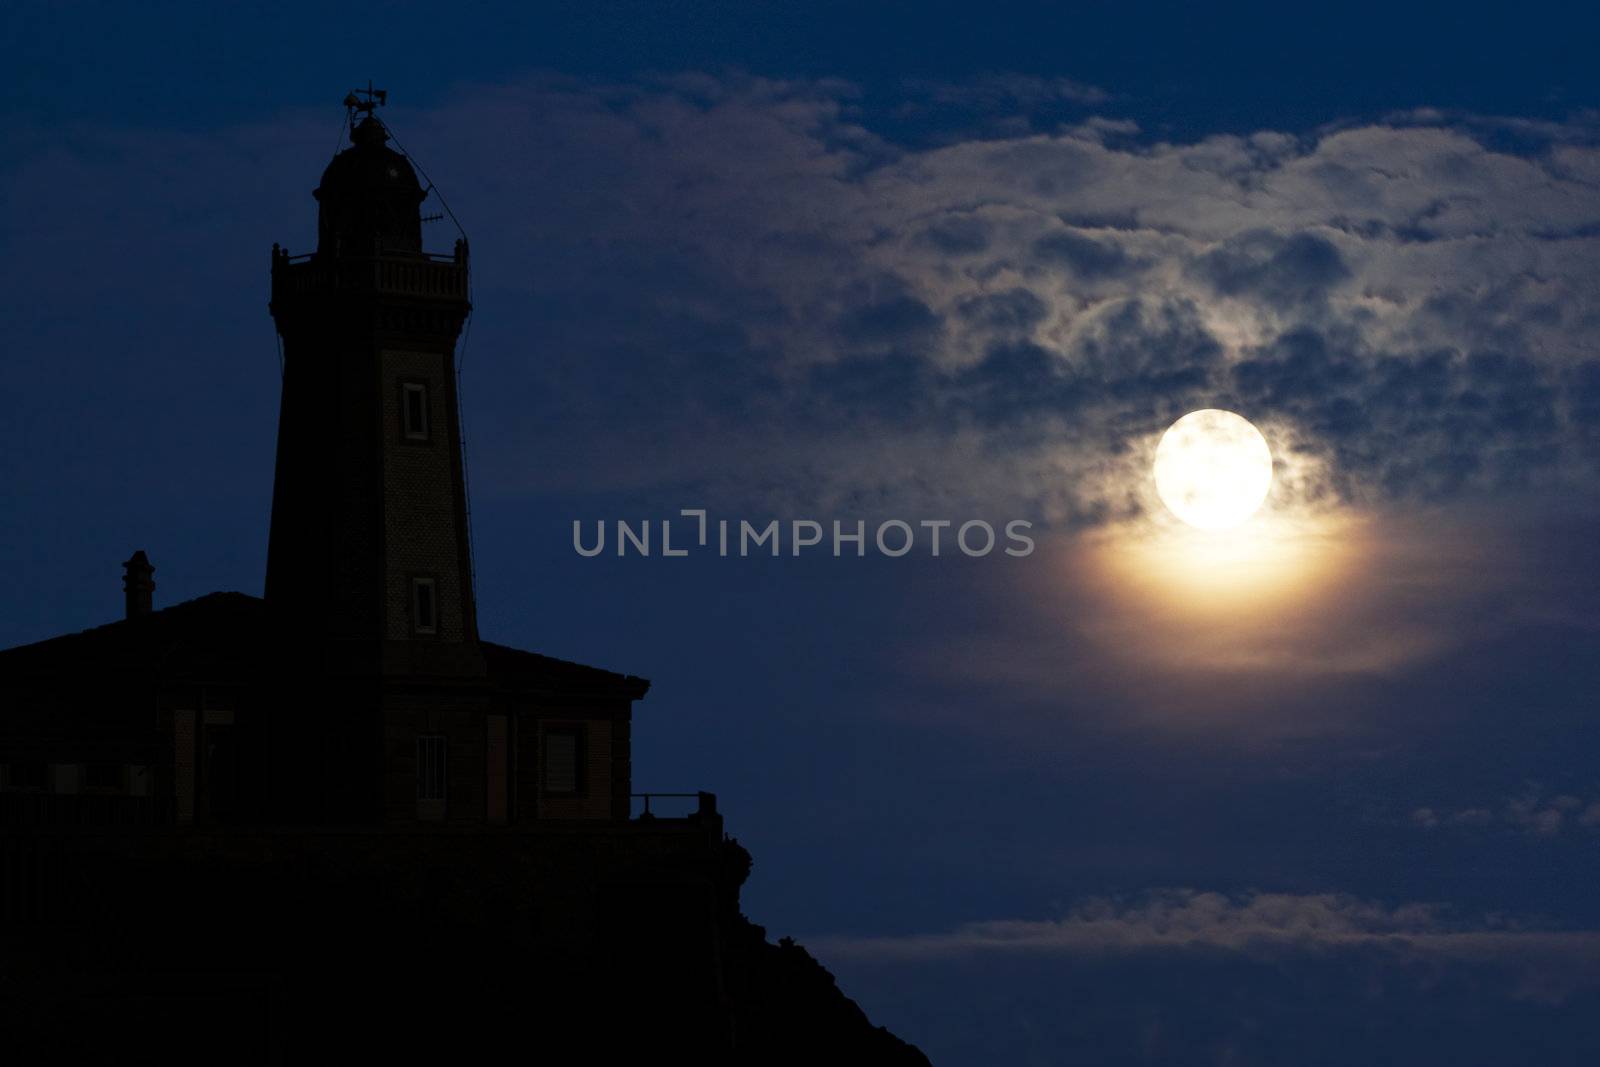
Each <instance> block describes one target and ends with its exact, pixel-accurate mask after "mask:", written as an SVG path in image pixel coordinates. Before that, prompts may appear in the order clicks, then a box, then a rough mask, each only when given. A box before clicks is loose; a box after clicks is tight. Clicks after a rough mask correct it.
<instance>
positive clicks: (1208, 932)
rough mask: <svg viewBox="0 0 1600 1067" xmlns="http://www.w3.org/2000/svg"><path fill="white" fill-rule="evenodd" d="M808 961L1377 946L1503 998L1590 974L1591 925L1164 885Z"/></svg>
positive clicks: (1598, 971)
mask: <svg viewBox="0 0 1600 1067" xmlns="http://www.w3.org/2000/svg"><path fill="white" fill-rule="evenodd" d="M805 941H806V944H807V945H809V946H810V947H811V948H812V950H813V951H815V952H816V953H817V954H818V956H819V957H821V958H824V959H828V958H837V959H841V960H851V961H861V962H876V963H891V962H900V961H904V962H911V961H934V960H941V959H962V958H968V957H971V956H973V955H995V954H1001V955H1016V954H1041V955H1050V956H1063V957H1079V958H1090V959H1104V958H1107V957H1120V956H1149V955H1163V954H1195V953H1202V954H1217V953H1221V954H1228V955H1237V956H1241V957H1247V958H1251V959H1257V960H1276V959H1286V958H1291V957H1297V956H1305V955H1327V954H1338V953H1368V954H1377V955H1379V956H1381V957H1383V958H1385V959H1388V960H1389V961H1390V962H1393V963H1396V964H1405V963H1415V962H1432V963H1438V964H1466V965H1483V964H1488V965H1495V966H1501V967H1504V968H1507V969H1509V970H1510V971H1511V972H1512V973H1513V974H1514V975H1515V985H1514V987H1513V990H1512V992H1513V995H1515V996H1519V997H1525V998H1529V999H1537V1000H1541V1001H1547V1002H1556V1003H1559V1002H1560V1001H1562V1000H1564V999H1566V998H1567V997H1568V996H1570V995H1571V994H1572V992H1573V991H1575V990H1576V989H1578V988H1582V987H1590V986H1593V985H1594V984H1595V983H1596V982H1600V931H1595V930H1557V929H1552V928H1548V927H1543V926H1539V925H1537V924H1531V923H1526V922H1522V921H1518V920H1515V919H1509V918H1506V917H1503V916H1496V915H1485V916H1479V917H1473V918H1465V917H1456V916H1455V915H1454V914H1453V913H1452V911H1451V910H1450V909H1448V908H1445V907H1441V906H1439V905H1435V904H1426V903H1410V904H1401V905H1397V906H1386V905H1384V904H1381V903H1376V902H1373V901H1369V900H1362V899H1359V898H1356V897H1352V896H1348V895H1344V894H1332V893H1315V894H1298V893H1267V892H1254V891H1252V892H1248V893H1241V894H1223V893H1215V892H1205V891H1200V890H1195V889H1165V890H1156V891H1152V892H1149V893H1146V894H1144V895H1143V896H1141V897H1139V898H1136V899H1132V900H1121V899H1110V898H1096V899H1092V900H1089V901H1086V902H1084V903H1082V904H1080V905H1078V906H1076V907H1074V908H1072V909H1071V910H1070V911H1068V912H1067V914H1065V915H1063V916H1062V917H1060V918H1057V919H997V920H988V921H983V922H974V923H967V924H965V925H962V926H960V927H957V928H956V929H954V930H951V931H948V932H945V933H936V934H909V935H903V936H883V937H827V936H818V937H810V938H806V939H805Z"/></svg>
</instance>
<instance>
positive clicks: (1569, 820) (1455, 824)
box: [1406, 787, 1600, 839]
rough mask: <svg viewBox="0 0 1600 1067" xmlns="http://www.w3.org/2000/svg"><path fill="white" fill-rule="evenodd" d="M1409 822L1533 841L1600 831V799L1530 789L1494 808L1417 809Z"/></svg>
mask: <svg viewBox="0 0 1600 1067" xmlns="http://www.w3.org/2000/svg"><path fill="white" fill-rule="evenodd" d="M1406 821H1407V822H1408V823H1409V824H1410V825H1411V826H1414V827H1416V828H1417V829H1420V830H1456V831H1461V832H1470V831H1477V832H1482V831H1490V830H1501V831H1505V830H1510V831H1514V832H1516V833H1520V834H1524V835H1526V836H1528V837H1533V838H1547V839H1548V838H1557V837H1560V836H1562V835H1563V834H1566V833H1587V832H1592V831H1594V830H1596V829H1600V799H1592V800H1586V799H1584V798H1583V797H1580V796H1576V795H1574V794H1571V793H1559V794H1556V795H1553V796H1547V795H1544V794H1543V793H1542V792H1541V791H1540V790H1539V789H1537V788H1534V787H1530V788H1529V789H1527V790H1526V791H1524V792H1523V793H1521V794H1520V795H1518V796H1515V797H1511V798H1510V799H1508V800H1506V801H1504V802H1503V803H1501V804H1498V805H1493V806H1487V807H1459V808H1444V807H1418V808H1413V809H1412V810H1411V811H1410V812H1409V813H1408V815H1407V816H1406Z"/></svg>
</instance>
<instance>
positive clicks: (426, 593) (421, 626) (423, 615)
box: [411, 578, 439, 634]
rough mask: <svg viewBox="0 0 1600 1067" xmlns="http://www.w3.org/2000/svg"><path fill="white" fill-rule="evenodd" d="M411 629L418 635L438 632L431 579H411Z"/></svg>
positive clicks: (436, 611)
mask: <svg viewBox="0 0 1600 1067" xmlns="http://www.w3.org/2000/svg"><path fill="white" fill-rule="evenodd" d="M411 628H412V629H413V630H415V631H416V632H417V633H419V634H432V633H438V632H439V620H438V604H437V603H436V600H435V597H434V585H433V579H432V578H413V579H411Z"/></svg>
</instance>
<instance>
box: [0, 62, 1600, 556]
mask: <svg viewBox="0 0 1600 1067" xmlns="http://www.w3.org/2000/svg"><path fill="white" fill-rule="evenodd" d="M902 103H903V105H904V107H905V108H907V109H910V110H911V111H912V112H918V109H922V111H937V110H938V109H939V108H945V109H947V110H951V111H953V112H957V113H963V114H964V113H966V112H967V111H970V112H971V113H972V114H987V115H1001V114H1008V113H1022V114H1024V117H1025V119H1026V121H1024V122H1023V124H1022V125H1021V126H1015V125H1013V126H1012V127H1008V128H1005V129H999V128H992V127H986V128H984V129H982V130H972V131H968V132H965V133H963V132H962V131H961V128H960V127H961V122H960V121H955V122H954V123H953V124H951V123H947V124H946V125H945V127H944V129H945V133H946V136H942V137H941V138H938V139H935V140H933V141H927V140H924V141H917V140H915V139H912V140H904V139H903V140H900V141H896V140H895V139H894V138H893V137H892V136H891V134H892V132H893V130H894V129H895V127H894V124H881V123H875V120H874V118H873V115H874V114H877V112H873V111H871V110H869V109H867V108H865V107H864V106H863V97H862V93H861V91H860V90H858V89H857V88H855V87H852V86H849V85H846V84H843V83H840V82H837V81H827V80H819V81H781V80H771V79H761V78H754V77H747V76H726V77H715V76H710V75H705V74H682V75H677V76H672V77H664V78H658V79H654V80H649V81H640V82H635V83H626V84H623V83H617V84H606V83H597V82H586V81H578V80H572V79H562V78H555V77H546V78H539V79H532V80H529V81H527V82H525V83H522V84H517V85H502V86H488V87H473V88H472V89H471V91H470V92H468V91H465V90H464V91H463V93H462V95H461V96H460V97H458V98H456V99H454V100H450V101H447V102H445V103H443V104H441V105H439V106H438V107H435V108H432V109H428V110H422V111H412V112H404V111H399V110H397V111H395V113H394V114H393V115H392V116H391V120H392V122H393V123H394V125H395V127H396V129H397V131H398V132H399V133H400V134H401V136H402V140H403V142H404V143H405V144H406V145H407V146H408V147H409V148H411V149H413V150H414V151H415V152H416V153H417V154H418V155H419V157H420V158H421V159H422V160H423V162H424V163H425V165H426V167H427V170H428V173H429V174H430V176H432V177H433V178H434V180H435V181H437V182H438V183H439V186H440V187H441V188H444V189H447V190H448V191H449V194H450V198H451V206H452V207H453V208H454V209H455V212H456V214H457V216H459V217H460V218H461V219H463V220H464V222H465V224H466V226H467V229H468V231H469V234H470V236H472V237H473V239H474V243H473V248H474V257H475V258H474V264H475V277H476V283H475V284H476V290H477V301H476V303H477V307H478V314H477V318H476V320H475V322H474V331H473V340H472V352H471V358H470V360H469V361H468V364H467V369H466V375H465V378H464V389H465V395H466V398H467V402H468V404H469V414H470V415H471V417H472V419H473V422H472V425H471V427H469V428H470V429H471V430H473V431H474V433H475V440H474V442H473V444H474V451H473V456H474V464H475V470H474V474H475V485H477V486H478V487H479V488H480V489H489V490H491V491H495V492H500V493H521V492H544V491H553V490H563V489H575V488H582V489H584V490H588V491H608V490H609V491H627V492H636V491H643V492H652V491H653V492H658V493H666V492H669V491H677V490H679V489H681V488H682V487H684V486H692V487H693V488H694V490H695V491H696V493H697V494H698V497H697V498H698V499H701V500H705V501H708V502H710V503H713V504H718V505H722V506H726V507H735V506H737V507H743V508H746V509H762V510H770V511H801V510H809V511H819V510H826V509H828V508H830V507H834V506H837V505H838V504H839V503H840V502H845V501H861V500H871V501H876V502H878V506H880V507H881V508H883V509H884V510H885V511H889V510H892V511H897V512H914V511H919V510H927V509H929V508H932V507H940V508H945V507H951V508H959V509H961V510H965V511H980V510H981V511H994V512H1007V513H1014V514H1026V515H1028V516H1030V517H1033V518H1034V519H1036V520H1037V521H1040V522H1044V523H1047V524H1054V525H1060V526H1081V525H1087V524H1096V523H1101V522H1104V521H1106V520H1107V519H1109V518H1115V517H1119V516H1123V515H1125V514H1127V513H1128V511H1129V509H1130V508H1132V509H1134V510H1137V509H1138V508H1139V507H1141V506H1142V505H1141V504H1140V503H1139V500H1138V499H1137V494H1135V493H1131V492H1129V483H1130V482H1132V481H1137V480H1139V479H1140V478H1142V477H1143V476H1144V473H1145V472H1143V471H1141V470H1139V469H1137V467H1136V466H1133V465H1129V464H1127V463H1126V462H1125V461H1126V458H1127V457H1128V456H1129V455H1131V454H1137V453H1138V452H1139V450H1140V449H1141V448H1142V447H1143V446H1144V445H1145V444H1147V443H1148V442H1149V440H1150V439H1151V438H1152V437H1153V436H1154V435H1156V434H1158V433H1159V432H1160V431H1161V430H1162V429H1163V428H1164V427H1165V425H1166V424H1168V423H1169V422H1170V421H1171V420H1172V419H1173V418H1175V417H1176V416H1177V415H1180V414H1182V413H1183V412H1184V411H1186V410H1189V409H1192V408H1194V407H1199V406H1225V407H1235V408H1238V409H1239V410H1241V411H1243V412H1244V413H1245V414H1246V415H1247V416H1249V417H1250V418H1252V419H1253V420H1255V421H1257V422H1258V423H1262V424H1274V425H1276V426H1278V427H1279V440H1280V441H1285V442H1286V441H1292V442H1293V447H1294V448H1295V449H1296V450H1297V451H1298V452H1299V453H1301V454H1303V455H1304V456H1306V457H1307V458H1308V459H1310V460H1315V466H1316V468H1317V470H1318V472H1319V473H1318V474H1317V475H1316V476H1315V478H1311V477H1309V476H1308V477H1307V478H1305V479H1302V480H1301V481H1300V482H1299V483H1297V486H1298V487H1297V490H1296V493H1297V496H1298V497H1300V498H1303V499H1302V500H1300V502H1305V501H1321V502H1323V503H1326V502H1328V501H1331V500H1343V501H1347V502H1357V503H1362V504H1371V503H1382V502H1385V501H1406V502H1410V501H1416V500H1441V499H1455V498H1460V497H1472V498H1477V497H1484V496H1489V497H1494V496H1495V495H1497V494H1504V493H1507V492H1523V491H1529V490H1532V491H1539V492H1544V491H1550V492H1571V491H1573V490H1574V489H1583V488H1584V487H1592V486H1593V484H1594V481H1595V479H1596V477H1597V475H1600V414H1597V412H1600V400H1597V397H1600V370H1597V367H1600V350H1597V348H1596V345H1595V342H1594V340H1593V338H1594V337H1595V336H1596V329H1595V328H1596V326H1597V325H1600V301H1597V299H1596V297H1597V292H1596V283H1595V279H1596V278H1597V277H1600V271H1597V270H1596V267H1597V266H1600V263H1597V258H1600V257H1597V253H1600V197H1597V196H1596V195H1595V192H1596V185H1597V183H1600V149H1597V148H1596V147H1595V144H1594V138H1593V137H1592V136H1591V134H1592V131H1588V132H1586V128H1584V127H1582V124H1581V123H1578V124H1575V125H1573V126H1570V127H1568V126H1562V125H1560V124H1549V123H1546V124H1543V125H1537V124H1536V125H1537V128H1533V127H1529V128H1523V127H1520V126H1518V127H1516V138H1515V140H1516V144H1515V147H1514V150H1513V148H1512V147H1508V145H1507V143H1506V136H1505V131H1506V130H1509V129H1511V128H1512V126H1515V123H1514V122H1513V121H1512V120H1504V121H1500V120H1496V121H1492V122H1491V121H1489V120H1475V119H1472V118H1471V117H1470V116H1459V115H1446V114H1442V113H1441V114H1417V113H1413V114H1407V115H1403V116H1395V117H1394V118H1393V119H1391V120H1389V121H1385V122H1377V123H1369V124H1365V125H1353V126H1347V127H1343V128H1329V129H1326V130H1323V131H1317V132H1313V133H1308V134H1307V133H1299V132H1292V131H1291V132H1284V131H1271V130H1267V131H1260V132H1258V133H1255V134H1252V135H1249V136H1235V135H1218V136H1213V137H1207V138H1202V139H1200V140H1197V141H1193V142H1190V143H1167V142H1162V141H1160V140H1157V139H1155V138H1153V137H1150V136H1147V135H1142V134H1140V133H1139V131H1138V129H1137V127H1136V126H1135V125H1134V124H1132V123H1130V122H1129V121H1128V120H1126V119H1124V118H1121V117H1119V116H1117V115H1116V114H1115V113H1114V109H1115V106H1116V101H1115V100H1112V99H1110V98H1109V97H1107V96H1106V95H1105V94H1104V93H1102V92H1100V91H1098V90H1094V89H1092V88H1089V87H1084V86H1079V85H1076V84H1074V83H1069V82H1059V81H1049V80H1041V79H1035V78H1026V77H1016V76H1003V75H996V76H993V77H988V78H980V79H976V80H974V81H971V82H969V83H963V84H962V85H939V86H932V85H921V86H913V87H908V88H906V89H905V91H904V99H903V101H902ZM1041 108H1042V109H1044V110H1043V111H1040V110H1039V109H1041ZM963 109H966V110H965V111H964V110H963ZM1050 109H1057V111H1061V114H1056V112H1052V111H1050ZM1061 109H1065V110H1064V111H1063V110H1061ZM1066 111H1070V112H1072V114H1071V116H1070V117H1066V115H1065V113H1066ZM1046 112H1049V113H1050V114H1051V115H1054V116H1055V117H1054V118H1052V119H1051V120H1050V121H1048V122H1046V121H1044V120H1043V119H1042V118H1041V116H1042V115H1044V114H1045V113H1046ZM1108 112H1109V113H1108ZM919 113H920V112H919ZM1058 119H1059V121H1057V120H1058ZM1507 123H1511V125H1507ZM879 126H882V128H878V127H879ZM317 128H318V127H316V126H315V125H314V124H313V123H312V122H311V121H310V119H309V118H307V117H304V116H294V117H292V118H287V119H285V120H284V121H283V122H280V123H277V124H268V125H265V126H258V127H250V128H242V129H237V130H229V131H221V132H217V133H214V134H211V135H209V136H199V135H191V134H184V135H177V134H170V133H165V132H162V131H144V132H134V133H117V134H110V133H105V132H103V131H95V130H83V129H79V130H73V131H70V141H71V144H70V145H68V144H66V143H65V141H64V142H63V144H61V145H56V146H52V147H49V148H48V149H47V150H44V151H39V152H36V153H34V154H32V155H29V156H27V157H25V158H20V159H14V160H11V161H9V162H8V164H7V166H6V169H5V171H4V174H3V176H0V180H3V183H4V188H5V193H6V196H7V199H8V200H13V201H15V202H26V203H30V204H35V205H36V206H37V209H38V210H36V211H34V212H30V214H29V216H28V217H27V218H25V219H19V220H13V222H12V224H11V225H10V226H9V227H8V228H7V229H6V231H5V234H4V237H3V239H4V244H5V251H6V253H7V254H8V255H12V256H13V257H14V258H25V259H26V260H27V261H29V262H30V263H35V264H38V269H37V270H35V271H33V272H31V276H30V278H28V279H24V284H25V289H26V291H25V292H21V293H19V294H18V302H19V305H21V306H24V307H28V308H31V309H33V311H31V312H30V314H31V315H32V316H33V318H34V319H37V321H38V324H39V329H40V330H41V331H48V330H49V329H51V328H52V327H51V326H50V324H51V323H53V322H59V321H63V320H64V319H66V318H70V317H71V316H74V315H77V314H78V313H79V312H78V311H77V310H76V309H77V308H78V306H79V303H80V301H79V300H78V299H77V298H76V297H75V296H71V295H69V294H74V293H79V292H80V291H81V288H82V287H81V286H77V285H74V286H65V285H62V284H59V283H60V279H61V278H62V277H64V276H66V274H68V273H70V272H71V271H73V270H74V269H75V268H74V267H73V266H72V264H75V263H82V262H90V261H93V262H111V261H115V260H116V257H106V256H105V255H103V254H99V253H102V252H103V248H102V244H103V241H104V234H106V233H116V234H119V235H122V236H120V237H119V240H122V241H125V242H126V243H127V245H128V247H130V248H137V249H139V250H140V252H139V253H137V254H138V255H144V254H145V253H146V251H147V250H148V252H149V253H150V254H151V255H153V256H155V257H156V262H155V263H154V266H155V267H160V266H161V264H162V263H169V265H170V266H171V271H167V272H165V273H163V270H162V269H151V270H146V271H141V272H139V273H138V275H137V276H128V275H127V274H126V273H125V272H117V273H116V276H115V277H114V278H112V277H109V276H108V277H105V278H100V277H98V276H91V277H90V278H87V279H85V281H87V282H88V283H90V285H91V287H98V288H100V289H104V290H106V291H108V292H115V293H116V294H118V298H119V299H120V300H122V301H123V302H126V301H129V300H137V299H138V298H139V297H140V294H141V292H143V291H145V290H151V292H152V295H154V288H155V287H156V286H157V285H158V282H157V280H156V279H158V278H162V277H168V278H170V277H172V276H174V275H173V273H172V272H173V271H176V272H177V274H176V276H178V277H181V278H182V279H184V281H183V284H184V285H185V286H192V287H195V292H196V293H203V291H204V289H205V286H206V285H207V284H212V282H211V281H209V280H207V279H202V278H199V277H198V276H196V275H194V272H193V269H192V267H190V266H186V264H192V263H194V262H201V261H205V262H214V261H215V259H214V249H215V248H220V247H224V246H225V247H227V248H235V247H237V248H245V247H256V246H257V245H260V244H262V243H264V242H265V243H270V240H271V239H272V238H274V237H275V238H277V239H280V240H282V241H283V242H284V243H285V244H287V245H288V246H289V247H291V248H294V249H300V248H304V247H307V246H308V245H309V242H310V235H311V221H310V220H311V217H312V209H313V207H314V205H313V204H311V202H310V201H309V199H307V198H305V197H304V190H305V186H306V183H307V181H309V180H310V176H312V175H314V172H315V170H316V168H317V166H318V164H319V163H320V161H321V159H322V158H324V157H325V155H326V151H327V146H326V143H325V140H326V138H325V136H324V135H323V134H320V133H315V130H316V129H317ZM952 131H954V132H952ZM63 136H64V137H66V135H63ZM202 162H203V164H204V165H203V166H202V165H201V164H202ZM219 169H220V170H221V171H222V172H224V173H229V174H234V175H236V177H237V179H238V180H236V181H234V180H230V181H229V182H227V183H224V185H225V186H226V188H228V189H233V190H237V189H238V188H241V187H244V188H249V189H252V190H255V191H256V192H255V193H253V194H252V195H259V196H260V197H261V199H262V203H263V204H265V205H270V210H269V211H266V212H265V213H264V215H263V217H262V218H256V217H254V216H251V217H249V219H248V220H247V221H236V220H235V219H234V218H233V217H231V216H230V213H229V212H224V211H220V210H211V208H208V207H206V206H205V205H211V207H213V208H214V207H215V205H216V204H217V203H218V201H217V197H218V195H220V194H218V193H217V192H216V189H217V188H219V186H217V185H216V183H215V182H213V181H210V180H202V179H201V178H200V177H198V176H199V175H202V174H215V173H217V172H218V170H219ZM296 175H298V177H296ZM113 188H115V189H126V190H129V195H127V196H126V197H122V198H109V199H108V198H107V197H106V196H105V195H104V194H103V192H98V191H99V190H105V189H113ZM229 195H231V196H236V195H237V194H236V193H230V194H229ZM196 204H198V205H201V207H200V208H199V209H197V208H195V207H194V205H196ZM85 205H87V206H85ZM234 214H237V213H234ZM202 216H203V217H204V218H205V219H206V220H207V224H206V226H205V227H195V226H191V225H187V224H186V222H185V220H190V221H192V220H193V219H194V218H199V217H202ZM264 219H265V220H266V221H265V222H264ZM219 220H220V221H219ZM174 222H175V223H176V225H174V224H173V223H174ZM213 223H214V225H213ZM297 234H298V235H299V238H298V240H297V239H296V235H297ZM446 236H448V235H446ZM444 240H445V238H444V237H441V238H438V239H437V240H436V243H438V241H444ZM202 246H204V250H205V253H206V256H205V257H203V256H200V255H198V254H197V252H198V250H200V248H201V247H202ZM91 251H93V252H95V253H97V254H95V255H91V254H90V253H91ZM133 254H135V253H132V252H130V255H133ZM241 255H242V253H241ZM206 257H211V258H206ZM250 277H254V275H251V276H250ZM242 278H243V275H242V274H241V277H240V278H239V279H235V278H229V279H227V284H229V285H233V286H235V287H237V285H238V284H241V282H242ZM160 298H164V299H168V300H170V299H171V297H170V294H163V295H162V296H161V297H160ZM1307 469H1308V470H1309V469H1310V468H1309V467H1308V468H1307ZM1111 472H1117V477H1115V478H1113V477H1109V476H1108V475H1109V474H1110V473H1111ZM1118 478H1121V479H1123V481H1121V482H1119V481H1118V480H1117V479H1118ZM1294 502H1296V501H1291V500H1286V501H1284V503H1294Z"/></svg>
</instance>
